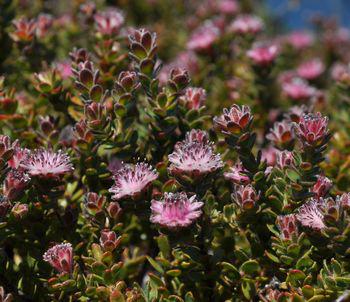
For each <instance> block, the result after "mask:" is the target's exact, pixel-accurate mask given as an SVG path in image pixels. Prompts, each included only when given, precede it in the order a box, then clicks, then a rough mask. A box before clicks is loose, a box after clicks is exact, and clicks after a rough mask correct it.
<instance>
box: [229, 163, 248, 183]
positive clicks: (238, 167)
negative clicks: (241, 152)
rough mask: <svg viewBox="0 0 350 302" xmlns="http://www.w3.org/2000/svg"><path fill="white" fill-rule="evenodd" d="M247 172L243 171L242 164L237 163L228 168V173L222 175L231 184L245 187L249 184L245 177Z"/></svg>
mask: <svg viewBox="0 0 350 302" xmlns="http://www.w3.org/2000/svg"><path fill="white" fill-rule="evenodd" d="M247 172H248V171H247V170H246V169H244V167H243V166H242V163H241V162H240V161H239V162H237V163H236V164H235V165H234V166H233V167H231V168H230V170H229V172H225V173H224V177H225V178H226V179H227V180H229V181H231V182H232V183H235V184H238V185H247V184H249V183H250V178H249V176H248V175H247Z"/></svg>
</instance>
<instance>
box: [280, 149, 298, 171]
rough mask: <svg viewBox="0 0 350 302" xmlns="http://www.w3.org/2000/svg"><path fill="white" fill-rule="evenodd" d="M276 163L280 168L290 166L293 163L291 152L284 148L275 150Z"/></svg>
mask: <svg viewBox="0 0 350 302" xmlns="http://www.w3.org/2000/svg"><path fill="white" fill-rule="evenodd" d="M276 164H277V166H278V167H279V168H280V169H284V168H286V167H291V166H292V165H293V164H294V156H293V152H290V151H286V150H284V151H279V152H277V153H276Z"/></svg>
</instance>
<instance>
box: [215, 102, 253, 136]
mask: <svg viewBox="0 0 350 302" xmlns="http://www.w3.org/2000/svg"><path fill="white" fill-rule="evenodd" d="M252 120H253V116H252V115H251V112H250V108H249V107H248V106H245V105H243V106H241V107H240V106H238V105H236V104H235V105H233V106H232V107H231V108H230V109H227V108H224V110H223V114H222V115H221V116H217V117H215V118H214V124H215V126H216V127H217V128H218V129H219V130H221V131H222V132H223V133H224V134H230V133H232V134H237V135H240V134H242V133H244V132H246V131H247V130H249V127H250V124H251V122H252Z"/></svg>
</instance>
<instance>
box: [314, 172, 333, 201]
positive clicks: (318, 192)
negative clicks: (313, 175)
mask: <svg viewBox="0 0 350 302" xmlns="http://www.w3.org/2000/svg"><path fill="white" fill-rule="evenodd" d="M332 186H333V182H332V181H331V180H330V179H329V178H328V177H326V176H322V175H319V176H318V178H317V181H316V183H315V184H314V186H313V187H312V189H311V192H313V193H315V197H316V198H321V197H325V196H326V194H327V193H328V192H329V190H330V189H331V188H332Z"/></svg>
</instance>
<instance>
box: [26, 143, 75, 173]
mask: <svg viewBox="0 0 350 302" xmlns="http://www.w3.org/2000/svg"><path fill="white" fill-rule="evenodd" d="M20 167H22V168H23V169H25V170H26V171H27V173H28V174H29V175H31V176H39V177H43V178H52V177H57V176H59V175H62V174H65V173H68V172H71V171H73V170H74V168H73V165H72V163H71V162H70V159H69V156H68V155H67V154H66V153H64V152H63V151H62V150H58V151H57V152H54V151H53V150H45V149H37V150H34V151H32V152H31V153H30V155H29V156H28V158H26V159H25V160H24V161H23V162H22V163H21V164H20Z"/></svg>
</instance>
